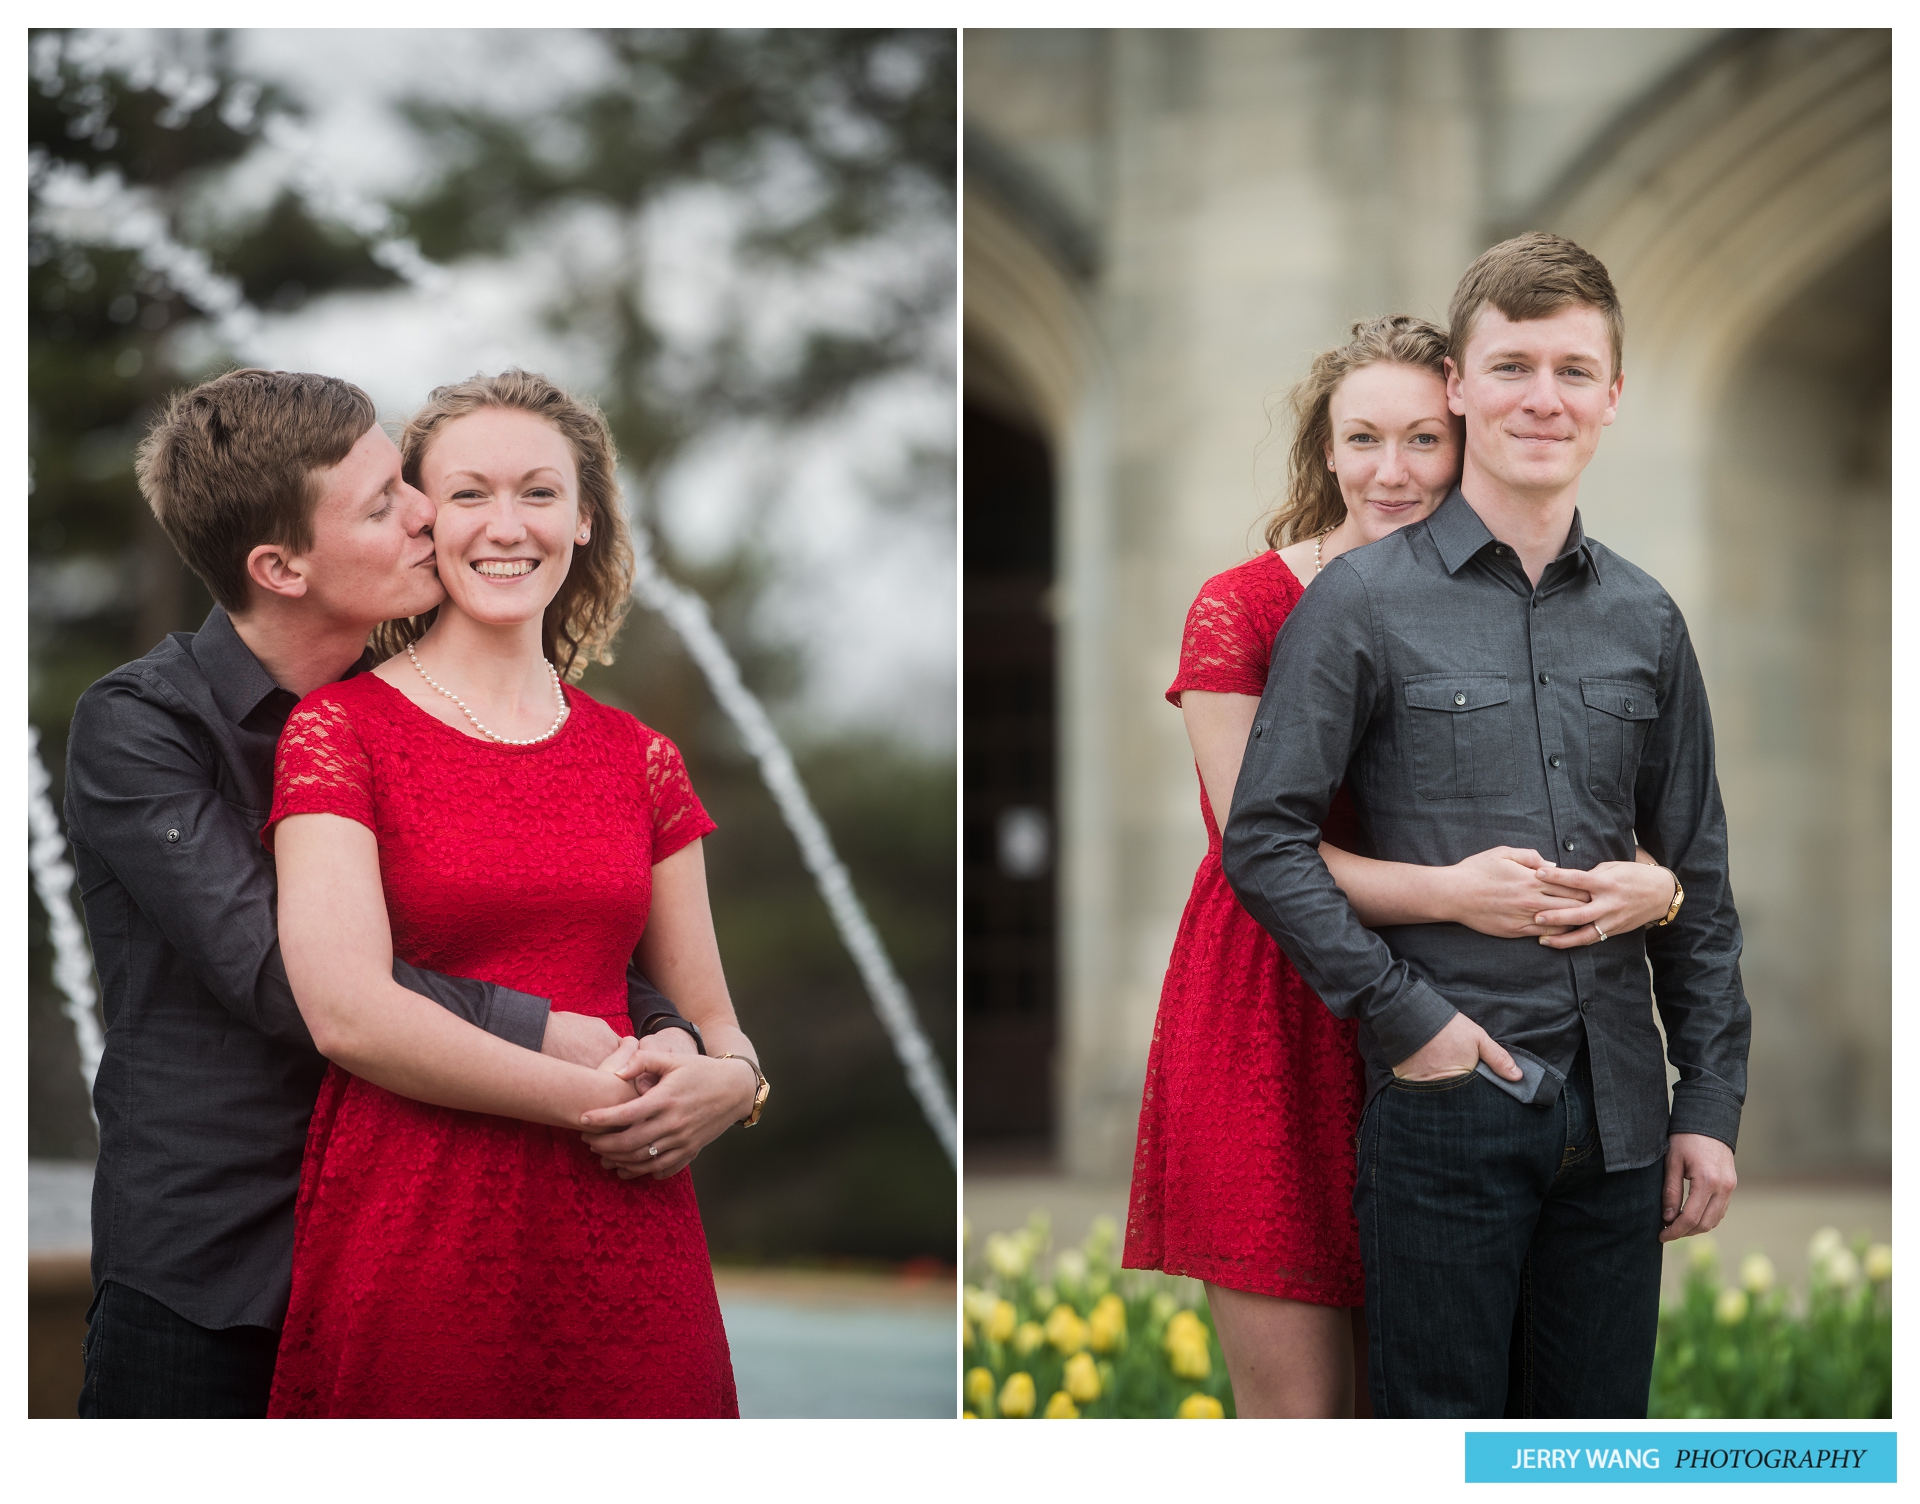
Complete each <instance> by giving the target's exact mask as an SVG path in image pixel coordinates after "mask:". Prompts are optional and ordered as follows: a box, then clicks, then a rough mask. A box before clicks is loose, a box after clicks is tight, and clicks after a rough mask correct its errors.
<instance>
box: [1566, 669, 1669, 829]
mask: <svg viewBox="0 0 1920 1504" xmlns="http://www.w3.org/2000/svg"><path fill="white" fill-rule="evenodd" d="M1580 698H1581V700H1582V701H1584V702H1585V704H1586V717H1587V788H1588V790H1589V791H1590V792H1591V793H1592V794H1593V797H1594V798H1596V799H1604V800H1605V801H1606V802H1607V803H1609V804H1631V803H1633V784H1634V779H1635V778H1636V777H1637V776H1638V775H1639V772H1640V752H1641V749H1642V748H1643V747H1644V746H1645V745H1646V740H1647V730H1648V728H1649V727H1650V726H1652V724H1653V723H1654V722H1655V721H1657V720H1658V719H1659V718H1660V712H1659V711H1658V710H1657V709H1656V708H1655V705H1654V698H1653V690H1652V688H1651V687H1649V686H1648V685H1646V684H1638V683H1635V682H1634V681H1633V680H1631V679H1582V680H1581V681H1580Z"/></svg>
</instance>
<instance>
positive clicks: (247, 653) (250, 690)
mask: <svg viewBox="0 0 1920 1504" xmlns="http://www.w3.org/2000/svg"><path fill="white" fill-rule="evenodd" d="M193 660H194V662H195V663H197V664H199V665H200V672H201V673H202V674H204V675H205V676H206V680H207V685H208V687H209V688H210V689H211V690H212V691H213V702H214V704H216V705H218V706H219V707H220V713H221V714H222V715H224V716H225V717H226V718H227V719H228V720H230V721H232V722H233V723H234V725H236V726H238V725H240V724H241V723H242V722H243V721H245V720H246V719H247V717H248V716H250V715H252V714H253V713H254V711H256V710H258V709H259V708H260V706H261V704H262V703H263V702H264V701H265V700H267V699H268V698H269V697H271V696H273V695H285V696H286V697H287V703H288V705H289V707H290V706H291V705H292V704H293V702H294V700H296V699H297V698H298V697H297V696H296V695H295V694H294V693H293V691H292V690H290V689H282V688H281V687H280V686H279V685H278V684H276V683H275V682H274V679H273V675H271V674H269V673H268V672H267V670H266V668H265V666H264V665H263V664H262V663H261V662H260V660H259V659H258V658H256V657H254V656H253V649H252V648H250V647H248V646H247V644H246V642H245V640H244V639H242V638H241V636H240V633H239V631H238V630H237V629H236V628H235V627H234V625H233V618H232V617H230V616H228V615H227V611H226V607H224V606H222V605H220V604H219V603H218V602H215V603H214V607H213V609H212V610H211V611H209V612H208V613H207V619H206V621H204V622H203V623H201V626H200V630H199V631H198V632H196V633H194V634H193ZM372 667H373V653H372V651H371V650H369V651H367V652H365V653H362V654H361V655H360V661H359V662H357V663H355V664H354V665H353V667H352V668H350V669H348V670H347V671H346V672H345V673H344V674H342V675H341V676H340V677H341V678H342V679H351V678H352V677H353V676H354V675H355V674H358V673H361V672H363V671H364V670H366V669H369V668H372Z"/></svg>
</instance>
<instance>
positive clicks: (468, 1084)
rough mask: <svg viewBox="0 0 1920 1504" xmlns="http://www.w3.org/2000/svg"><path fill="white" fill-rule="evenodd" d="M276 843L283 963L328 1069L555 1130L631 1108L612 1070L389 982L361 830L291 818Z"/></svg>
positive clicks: (385, 931) (387, 948) (372, 861)
mask: <svg viewBox="0 0 1920 1504" xmlns="http://www.w3.org/2000/svg"><path fill="white" fill-rule="evenodd" d="M273 840H274V856H275V863H276V866H277V867H278V869H279V883H280V898H279V916H280V954H281V956H282V958H283V959H284V961H285V963H286V968H287V980H288V981H289V982H290V983H291V984H292V985H293V996H294V1001H295V1002H296V1003H297V1004H298V1005H299V1008H300V1014H301V1017H302V1018H304V1019H305V1020H306V1024H307V1028H308V1030H309V1031H310V1032H311V1033H312V1035H313V1042H314V1045H315V1047H316V1048H318V1049H319V1051H320V1053H321V1054H323V1055H325V1056H326V1057H327V1058H328V1059H329V1060H332V1061H334V1062H335V1063H336V1064H338V1065H341V1066H343V1067H344V1068H345V1069H347V1070H350V1071H352V1072H353V1073H354V1074H355V1075H356V1076H360V1077H363V1078H364V1079H366V1080H368V1081H371V1082H373V1083H374V1084H375V1085H376V1086H384V1087H385V1088H386V1089H387V1090H389V1091H392V1092H396V1093H398V1094H399V1095H401V1096H403V1097H411V1098H413V1099H414V1100H415V1101H418V1102H431V1103H434V1104H435V1105H436V1106H440V1107H458V1108H462V1109H464V1110H466V1111H469V1112H490V1113H496V1114H498V1115H500V1116H502V1117H512V1118H521V1119H524V1120H525V1121H527V1122H530V1123H548V1124H552V1125H553V1126H555V1127H561V1128H574V1127H578V1126H579V1123H580V1117H581V1114H583V1113H585V1112H587V1111H589V1110H591V1109H593V1108H596V1107H611V1106H613V1105H614V1104H616V1103H619V1102H623V1101H628V1100H631V1098H632V1096H633V1087H632V1086H631V1085H630V1084H629V1083H628V1082H626V1081H624V1080H622V1079H621V1078H620V1077H619V1076H617V1075H615V1074H614V1073H613V1072H612V1071H611V1070H590V1069H588V1068H586V1067H585V1066H580V1065H572V1064H569V1063H568V1062H566V1061H564V1060H556V1059H554V1058H552V1057H551V1056H547V1055H539V1054H535V1053H534V1052H533V1051H531V1050H523V1049H521V1048H519V1047H518V1046H516V1045H511V1044H508V1043H507V1042H506V1041H505V1040H501V1039H495V1038H494V1037H493V1036H492V1035H490V1034H488V1033H486V1032H485V1031H483V1030H481V1029H476V1028H475V1027H474V1026H473V1025H472V1024H469V1023H467V1022H465V1021H464V1020H461V1019H458V1018H455V1017H454V1016H453V1015H452V1014H451V1013H449V1012H447V1011H446V1010H445V1009H444V1008H440V1007H436V1006H435V1005H434V1004H433V1003H431V1002H429V1001H428V1000H427V999H426V998H423V997H421V996H419V995H418V994H416V993H412V992H409V991H407V989H406V988H404V987H402V986H400V985H399V984H398V983H396V982H395V981H394V980H393V936H392V932H391V931H390V930H389V928H388V926H387V905H386V899H385V897H384V895H383V893H382V890H381V886H380V853H379V848H378V847H377V845H376V844H375V841H374V836H373V832H372V831H370V830H368V829H367V827H366V826H364V825H362V824H360V823H359V822H358V821H356V820H349V819H347V818H345V817H344V816H341V815H324V814H313V815H289V816H288V817H287V818H285V819H284V820H282V821H281V822H280V823H279V825H278V826H276V827H275V829H274V838H273ZM620 1058H624V1056H622V1057H620Z"/></svg>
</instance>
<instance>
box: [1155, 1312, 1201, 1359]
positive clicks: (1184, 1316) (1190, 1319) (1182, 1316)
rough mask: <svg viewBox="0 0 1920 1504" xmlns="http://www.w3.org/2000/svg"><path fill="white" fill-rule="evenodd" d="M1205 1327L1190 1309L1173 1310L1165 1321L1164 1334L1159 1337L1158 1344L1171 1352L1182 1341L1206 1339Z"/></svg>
mask: <svg viewBox="0 0 1920 1504" xmlns="http://www.w3.org/2000/svg"><path fill="white" fill-rule="evenodd" d="M1206 1335H1207V1329H1206V1328H1205V1327H1204V1326H1202V1325H1201V1324H1200V1318H1199V1317H1198V1316H1196V1315H1194V1314H1193V1312H1191V1311H1175V1312H1174V1313H1173V1315H1172V1317H1170V1318H1169V1319H1168V1321H1167V1330H1166V1334H1165V1335H1164V1336H1162V1337H1161V1339H1160V1345H1161V1346H1162V1347H1164V1348H1165V1349H1166V1350H1167V1351H1168V1352H1172V1351H1173V1350H1174V1348H1176V1347H1178V1346H1179V1345H1180V1344H1181V1343H1183V1342H1193V1341H1196V1340H1199V1341H1204V1340H1206Z"/></svg>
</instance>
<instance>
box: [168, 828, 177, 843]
mask: <svg viewBox="0 0 1920 1504" xmlns="http://www.w3.org/2000/svg"><path fill="white" fill-rule="evenodd" d="M179 839H180V832H179V831H177V830H170V831H168V832H167V844H168V845H169V846H171V845H173V844H174V843H175V842H176V841H178V840H179Z"/></svg>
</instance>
